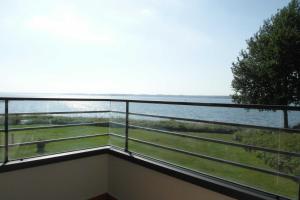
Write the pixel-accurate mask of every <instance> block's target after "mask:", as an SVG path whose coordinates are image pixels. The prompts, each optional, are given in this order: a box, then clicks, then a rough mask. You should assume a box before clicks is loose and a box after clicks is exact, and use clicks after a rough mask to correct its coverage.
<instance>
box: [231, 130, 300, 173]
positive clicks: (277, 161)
mask: <svg viewBox="0 0 300 200" xmlns="http://www.w3.org/2000/svg"><path fill="white" fill-rule="evenodd" d="M234 139H235V140H236V141H238V142H241V143H244V144H248V145H254V146H260V147H266V148H270V149H276V150H281V151H288V152H298V153H299V152H300V135H299V134H297V133H284V132H270V131H262V130H253V129H251V130H250V129H249V130H243V131H237V132H236V133H235V134H234ZM246 150H247V151H250V150H249V149H246ZM254 152H256V155H257V157H258V158H260V159H262V160H264V162H265V163H266V164H267V165H269V166H270V167H272V168H274V169H276V170H279V171H281V172H285V173H290V174H295V175H300V159H299V158H298V157H294V156H288V155H282V154H281V155H278V154H274V153H268V152H262V151H254Z"/></svg>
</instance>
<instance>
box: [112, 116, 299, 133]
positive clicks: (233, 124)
mask: <svg viewBox="0 0 300 200" xmlns="http://www.w3.org/2000/svg"><path fill="white" fill-rule="evenodd" d="M113 112H116V111H113ZM117 113H122V112H119V111H117ZM129 114H130V115H137V116H143V117H152V118H161V119H172V120H179V121H188V122H201V123H207V124H216V125H225V126H236V127H243V128H256V129H266V130H274V131H284V132H289V133H290V132H293V133H300V129H291V128H276V127H269V126H258V125H249V124H239V123H229V122H218V121H208V120H201V119H190V118H182V117H171V116H164V115H150V114H143V113H132V112H130V113H129Z"/></svg>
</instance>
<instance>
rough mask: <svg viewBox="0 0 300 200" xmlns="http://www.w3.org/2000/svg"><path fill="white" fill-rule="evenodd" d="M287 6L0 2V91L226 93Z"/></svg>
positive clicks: (268, 1)
mask: <svg viewBox="0 0 300 200" xmlns="http://www.w3.org/2000/svg"><path fill="white" fill-rule="evenodd" d="M287 4H288V0H70V1H63V0H43V1H36V0H0V75H1V76H0V92H22V93H24V92H30V93H33V92H36V93H94V94H113V93H118V94H166V95H229V94H232V93H233V91H232V88H231V81H232V78H233V76H232V73H231V64H232V62H234V61H235V60H236V58H237V56H238V55H239V52H240V50H241V49H244V48H246V39H248V38H249V37H251V36H252V35H253V34H254V33H255V32H256V31H257V30H258V29H259V27H260V26H261V25H262V23H263V20H265V19H267V18H269V17H270V16H271V15H272V14H274V13H276V11H277V9H279V8H282V7H283V6H285V5H287Z"/></svg>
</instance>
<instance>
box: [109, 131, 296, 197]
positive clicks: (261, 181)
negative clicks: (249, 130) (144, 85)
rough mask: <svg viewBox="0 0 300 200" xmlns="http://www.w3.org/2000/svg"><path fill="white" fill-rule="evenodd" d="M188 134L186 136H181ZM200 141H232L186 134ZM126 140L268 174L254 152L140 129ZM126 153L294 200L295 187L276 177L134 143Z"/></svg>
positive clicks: (112, 139) (224, 136) (114, 140)
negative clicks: (230, 162)
mask: <svg viewBox="0 0 300 200" xmlns="http://www.w3.org/2000/svg"><path fill="white" fill-rule="evenodd" d="M111 132H114V133H116V134H121V135H123V134H124V131H123V129H119V128H115V129H112V130H111ZM185 134H188V133H185ZM190 134H192V135H198V136H202V137H210V138H218V139H224V140H232V135H230V134H213V133H190ZM129 137H131V138H135V139H140V140H145V141H147V142H151V143H155V144H160V145H164V146H168V147H174V148H178V149H182V150H186V151H190V152H195V153H200V154H204V155H208V156H213V157H217V158H221V159H225V160H230V161H235V162H239V163H243V164H247V165H251V166H254V167H260V168H265V169H269V170H272V169H271V168H270V166H268V165H266V164H265V163H264V162H263V160H261V159H259V158H257V156H256V154H255V153H254V152H249V151H246V150H245V149H243V148H239V147H233V146H228V145H223V144H216V143H212V142H204V141H198V140H194V139H189V138H183V137H177V136H172V135H167V134H161V133H157V132H152V131H145V130H141V129H130V130H129ZM110 144H112V145H114V146H118V147H122V148H123V147H124V140H123V139H122V138H119V137H114V136H110ZM129 150H130V151H132V152H137V153H141V154H144V155H147V156H151V157H153V158H157V159H161V160H164V161H167V162H170V163H173V164H176V165H180V166H183V167H186V168H189V169H192V170H196V171H199V172H202V173H206V174H210V175H213V176H217V177H220V178H224V179H226V180H230V181H233V182H237V183H240V184H244V185H248V186H251V187H255V188H258V189H261V190H264V191H268V192H272V193H276V194H280V195H284V196H288V197H290V198H296V196H297V192H298V184H297V183H296V182H294V181H292V180H289V179H287V178H282V177H277V176H273V175H269V174H265V173H262V172H257V171H253V170H248V169H244V168H241V167H235V166H232V165H229V164H223V163H219V162H215V161H209V160H206V159H201V158H197V157H193V156H189V155H186V154H182V153H175V152H173V151H169V150H163V149H160V148H157V147H152V146H149V145H145V144H140V143H137V142H134V141H130V142H129Z"/></svg>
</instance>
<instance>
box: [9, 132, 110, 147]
mask: <svg viewBox="0 0 300 200" xmlns="http://www.w3.org/2000/svg"><path fill="white" fill-rule="evenodd" d="M108 135H109V134H108V133H104V134H93V135H84V136H76V137H67V138H58V139H51V140H41V141H32V142H23V143H14V144H8V146H9V147H14V146H26V145H32V144H39V143H50V142H61V141H65V140H75V139H85V138H91V137H99V136H108Z"/></svg>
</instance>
